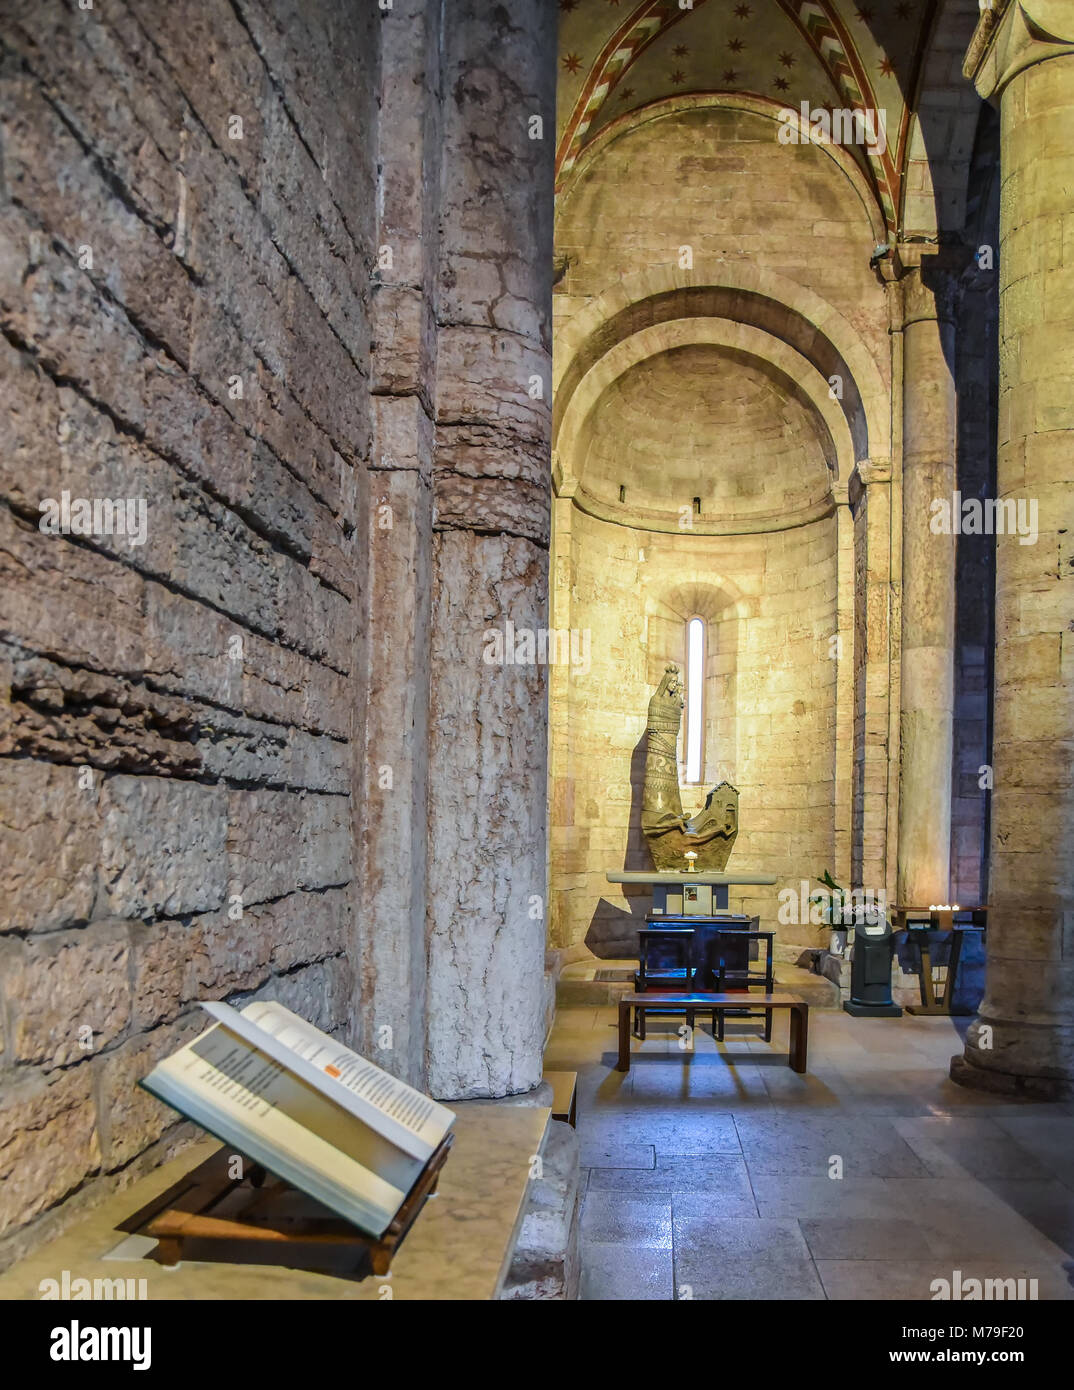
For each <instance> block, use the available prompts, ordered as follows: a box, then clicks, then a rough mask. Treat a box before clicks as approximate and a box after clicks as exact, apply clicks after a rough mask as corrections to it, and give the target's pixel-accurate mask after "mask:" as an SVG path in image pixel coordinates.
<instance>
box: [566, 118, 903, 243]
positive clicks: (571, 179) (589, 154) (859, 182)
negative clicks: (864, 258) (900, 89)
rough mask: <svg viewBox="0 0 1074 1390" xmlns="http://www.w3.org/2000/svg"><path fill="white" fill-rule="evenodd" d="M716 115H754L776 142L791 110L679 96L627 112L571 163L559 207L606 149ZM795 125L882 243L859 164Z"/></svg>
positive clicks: (878, 215)
mask: <svg viewBox="0 0 1074 1390" xmlns="http://www.w3.org/2000/svg"><path fill="white" fill-rule="evenodd" d="M712 109H716V110H729V111H748V112H749V113H750V114H751V115H754V116H760V117H763V118H764V119H765V120H767V121H771V122H772V125H773V132H772V138H773V140H775V139H776V138H778V129H777V127H779V126H780V125H782V124H784V122H782V121H781V120H780V112H781V111H786V110H788V109H790V108H788V107H787V106H786V104H785V103H784V102H782V101H775V100H773V99H772V98H770V97H761V96H754V95H752V94H751V93H748V92H684V93H683V94H682V95H681V96H670V97H662V98H661V99H660V100H659V101H654V102H650V104H649V105H648V106H642V107H638V108H636V109H635V110H633V111H627V112H625V113H624V114H623V115H622V116H619V117H617V118H616V119H615V120H614V121H611V122H609V124H608V125H606V126H605V127H604V128H603V129H602V130H601V131H599V132H598V134H597V135H595V136H594V137H593V139H592V140H591V141H590V142H589V143H588V144H587V145H585V146H583V147H582V149H581V150H580V151H579V153H578V154H577V156H576V158H574V159H573V160H572V162H571V165H570V168H569V169H565V170H564V174H563V179H562V182H561V184H560V186H559V188H558V189H557V193H556V196H557V200H558V202H559V204H560V206H564V205H565V204H566V203H567V202H568V200H569V199H570V196H571V193H572V192H573V191H574V189H575V188H576V187H577V186H578V185H579V183H581V181H582V179H583V178H584V177H585V175H586V174H587V173H588V171H589V169H590V167H591V165H592V164H593V162H594V161H595V160H596V159H599V158H600V156H601V154H602V153H603V152H604V151H605V150H606V149H607V148H608V146H609V145H611V144H613V143H614V142H615V141H616V140H620V139H622V138H623V137H624V136H625V135H628V134H631V133H632V132H634V131H635V130H638V129H639V128H640V127H641V126H644V125H648V124H650V123H651V122H652V121H661V120H665V119H666V118H667V117H668V116H674V115H677V114H678V113H679V112H682V111H703V110H712ZM796 125H797V127H798V129H799V138H800V143H802V144H806V143H807V142H808V143H809V144H812V145H814V146H815V147H816V148H817V149H819V150H823V152H824V153H825V154H826V155H827V156H828V157H829V159H831V161H832V162H833V164H834V165H835V166H836V168H837V169H838V171H839V173H840V174H841V175H842V176H843V177H844V178H845V179H846V180H847V182H848V183H849V184H850V185H851V187H852V188H853V190H854V192H855V194H856V195H857V197H858V199H859V201H860V203H861V206H862V212H863V214H864V216H865V217H866V219H867V220H868V222H869V226H870V227H871V229H872V233H873V236H874V238H875V239H876V240H877V241H878V242H880V241H883V240H884V239H885V237H886V231H885V225H886V224H885V219H884V213H883V210H882V209H881V207H880V205H879V203H878V202H877V197H876V189H875V188H874V186H873V184H872V182H871V181H870V179H869V178H868V176H867V175H866V173H865V171H864V169H863V168H862V166H861V165H860V164H859V163H858V161H857V159H856V158H855V157H854V155H853V154H852V153H851V152H850V150H848V149H847V148H846V147H845V146H843V145H838V144H835V143H832V142H823V141H820V140H817V139H814V138H812V137H811V134H810V129H809V127H808V126H807V125H801V123H800V122H797V121H796Z"/></svg>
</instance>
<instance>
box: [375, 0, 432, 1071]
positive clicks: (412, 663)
mask: <svg viewBox="0 0 1074 1390" xmlns="http://www.w3.org/2000/svg"><path fill="white" fill-rule="evenodd" d="M438 21H439V14H438V7H437V6H436V5H435V4H433V3H431V0H395V3H394V4H393V5H392V8H391V9H390V10H386V11H381V12H380V18H379V22H380V34H381V72H380V122H379V131H378V136H379V138H378V147H377V156H378V157H377V164H378V198H377V204H378V221H377V233H376V270H375V273H374V276H373V312H372V330H373V331H372V337H373V350H372V353H371V368H372V370H371V383H370V384H371V392H372V404H373V441H372V449H371V460H370V465H369V509H368V510H369V534H368V537H366V538H365V539H366V545H365V547H364V549H365V553H366V555H367V557H368V579H367V586H366V590H367V591H366V595H365V607H366V612H367V660H368V667H369V685H368V695H367V704H366V709H365V746H364V749H363V753H362V757H361V775H360V777H359V778H358V779H357V780H358V783H359V788H358V791H359V795H358V796H356V800H357V801H358V803H359V805H360V807H361V810H360V825H359V831H360V833H359V855H360V862H361V873H360V875H359V877H360V894H361V899H360V911H359V913H358V932H357V935H358V943H359V956H358V970H357V972H356V973H357V976H358V1001H357V1008H356V1010H355V1014H356V1018H357V1045H358V1047H359V1049H360V1050H361V1051H362V1052H364V1053H365V1054H366V1055H368V1056H370V1057H372V1058H373V1059H374V1060H375V1061H377V1062H379V1063H380V1064H381V1065H382V1066H385V1067H387V1068H388V1070H390V1071H392V1072H394V1073H395V1074H396V1075H398V1076H401V1077H403V1078H404V1079H405V1080H407V1081H409V1082H411V1083H412V1084H413V1085H417V1086H424V1085H425V1084H426V1058H425V1053H426V1038H425V1015H426V1004H425V971H426V949H425V904H426V896H427V895H426V835H427V825H426V811H427V806H428V796H429V789H428V727H429V624H430V613H431V608H432V553H431V552H432V518H433V490H432V469H433V445H434V427H433V405H432V398H433V392H434V381H435V364H436V325H435V319H434V313H433V304H432V300H433V295H432V293H431V289H432V287H433V286H434V285H435V282H436V275H437V269H438V267H437V256H436V218H437V214H438V191H439V187H438V185H439V168H438V166H439V148H440V138H441V117H440V109H441V103H440V91H439V84H440V71H439V64H440V55H439V38H440V35H439V22H438Z"/></svg>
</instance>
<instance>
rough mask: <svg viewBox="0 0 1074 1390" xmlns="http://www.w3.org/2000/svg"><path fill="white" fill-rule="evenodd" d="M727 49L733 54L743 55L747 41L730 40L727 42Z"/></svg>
mask: <svg viewBox="0 0 1074 1390" xmlns="http://www.w3.org/2000/svg"><path fill="white" fill-rule="evenodd" d="M727 47H728V48H729V49H730V50H731V52H732V53H741V52H742V50H743V49H744V48H745V47H746V40H745V39H728V40H727Z"/></svg>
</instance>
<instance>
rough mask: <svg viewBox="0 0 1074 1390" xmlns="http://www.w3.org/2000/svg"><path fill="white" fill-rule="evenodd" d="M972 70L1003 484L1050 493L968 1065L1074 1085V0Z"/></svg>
mask: <svg viewBox="0 0 1074 1390" xmlns="http://www.w3.org/2000/svg"><path fill="white" fill-rule="evenodd" d="M965 71H966V75H967V76H968V77H970V78H972V80H973V81H974V83H975V85H976V87H977V90H978V92H979V93H980V94H981V95H982V96H983V97H986V98H988V99H991V100H993V101H996V102H998V104H999V109H1000V116H1001V127H1002V135H1001V142H1002V188H1001V195H1000V252H999V270H1000V342H999V376H1000V379H999V438H998V494H999V501H1000V503H1003V504H1006V503H1012V504H1014V505H1015V506H1021V507H1022V508H1023V517H1024V520H1025V521H1026V522H1027V523H1030V522H1031V521H1032V517H1033V509H1034V508H1035V509H1036V512H1037V517H1036V521H1037V527H1036V530H1037V533H1038V534H1037V536H1036V538H1035V539H1032V540H1030V539H1029V537H1028V536H1027V537H1022V536H1019V535H1017V534H1002V535H999V534H997V539H996V675H995V727H994V740H993V788H994V789H993V793H992V854H991V885H990V890H989V903H990V912H989V919H988V964H987V976H986V983H985V994H984V999H983V1000H982V1002H981V1007H980V1011H979V1014H978V1017H977V1018H976V1019H975V1020H974V1022H973V1023H972V1024H971V1026H970V1029H969V1032H968V1034H967V1038H966V1049H965V1053H964V1055H959V1056H956V1057H955V1058H953V1059H952V1063H951V1075H952V1076H953V1077H954V1078H955V1079H956V1080H957V1081H960V1082H962V1083H963V1084H964V1085H972V1086H979V1087H982V1088H984V1089H988V1090H1004V1091H1018V1092H1022V1093H1025V1094H1032V1095H1036V1096H1041V1097H1057V1096H1062V1095H1070V1094H1071V1093H1074V759H1072V756H1071V750H1072V748H1074V698H1072V696H1071V681H1072V679H1074V634H1072V632H1071V630H1070V624H1071V613H1072V612H1074V366H1072V362H1074V142H1072V140H1071V135H1070V132H1071V129H1072V128H1074V9H1072V7H1071V6H1070V4H1069V3H1068V0H1023V3H1017V2H1014V3H1010V4H1008V5H1007V6H1006V7H1005V8H1001V9H999V10H998V11H987V12H985V14H984V15H983V16H982V19H981V23H980V24H979V26H978V29H977V32H976V34H975V35H974V41H973V44H972V45H971V48H970V52H969V55H968V57H967V60H966V67H965ZM1007 510H1008V511H1010V510H1011V508H1010V507H1008V508H1007ZM1005 525H1006V523H1005ZM998 529H999V528H998V525H997V532H998ZM1023 529H1024V530H1026V531H1027V532H1029V533H1030V535H1032V530H1031V526H1030V525H1029V524H1027V525H1026V526H1025V527H1024V528H1023ZM1023 540H1027V542H1028V543H1026V544H1023V543H1022V541H1023Z"/></svg>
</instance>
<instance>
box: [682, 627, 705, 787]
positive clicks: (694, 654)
mask: <svg viewBox="0 0 1074 1390" xmlns="http://www.w3.org/2000/svg"><path fill="white" fill-rule="evenodd" d="M704 689H705V624H704V622H703V621H702V620H701V619H700V618H691V619H690V621H689V622H688V623H687V624H686V750H685V751H686V780H687V782H700V781H701V744H702V731H703V728H704V723H703V710H702V701H703V698H704Z"/></svg>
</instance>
